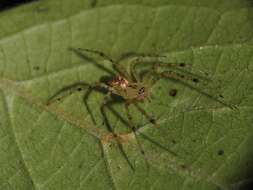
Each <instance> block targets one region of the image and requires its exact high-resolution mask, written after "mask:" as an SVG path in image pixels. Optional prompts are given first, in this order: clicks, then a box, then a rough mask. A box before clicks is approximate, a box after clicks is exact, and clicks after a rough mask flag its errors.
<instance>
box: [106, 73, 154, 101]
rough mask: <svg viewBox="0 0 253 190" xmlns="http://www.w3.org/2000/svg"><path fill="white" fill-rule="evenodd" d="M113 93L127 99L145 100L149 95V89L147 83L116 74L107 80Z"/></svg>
mask: <svg viewBox="0 0 253 190" xmlns="http://www.w3.org/2000/svg"><path fill="white" fill-rule="evenodd" d="M107 84H108V85H109V86H110V87H111V88H110V90H111V93H112V94H115V95H118V96H120V97H122V98H123V99H125V100H127V101H143V100H145V98H146V97H148V96H149V89H148V87H147V86H145V84H142V83H135V82H129V81H128V80H127V79H125V78H124V77H121V76H114V77H113V78H112V79H111V80H109V81H108V82H107Z"/></svg>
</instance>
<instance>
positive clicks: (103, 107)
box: [100, 91, 134, 170]
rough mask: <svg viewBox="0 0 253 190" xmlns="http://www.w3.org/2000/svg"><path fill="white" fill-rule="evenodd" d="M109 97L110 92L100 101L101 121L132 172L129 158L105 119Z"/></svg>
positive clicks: (106, 118)
mask: <svg viewBox="0 0 253 190" xmlns="http://www.w3.org/2000/svg"><path fill="white" fill-rule="evenodd" d="M110 96H111V91H109V92H108V93H107V94H106V95H105V97H104V99H103V101H102V104H101V106H100V110H101V113H102V116H103V119H104V122H105V125H106V127H107V129H108V131H109V132H111V133H112V134H113V136H114V137H115V139H116V141H117V145H118V147H119V150H120V152H121V154H122V155H123V157H124V158H125V160H126V161H127V163H128V165H129V166H130V168H131V169H132V170H134V167H133V165H132V163H131V162H130V160H129V158H128V157H127V154H126V152H125V151H124V149H123V146H122V144H121V143H120V142H119V140H118V138H117V134H116V133H115V132H114V131H113V128H112V126H111V125H110V122H109V120H108V117H107V115H106V110H105V108H106V107H107V104H108V102H109V97H110Z"/></svg>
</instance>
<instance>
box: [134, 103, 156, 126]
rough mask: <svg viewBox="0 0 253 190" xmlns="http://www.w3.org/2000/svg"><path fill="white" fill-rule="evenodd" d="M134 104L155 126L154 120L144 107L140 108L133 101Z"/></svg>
mask: <svg viewBox="0 0 253 190" xmlns="http://www.w3.org/2000/svg"><path fill="white" fill-rule="evenodd" d="M133 104H134V106H135V107H136V108H137V109H138V110H139V111H140V112H141V113H142V115H144V116H145V117H146V119H147V120H148V121H149V122H150V123H152V124H153V125H154V126H157V124H156V120H155V119H154V118H152V117H151V116H150V115H149V114H148V113H147V112H146V111H145V110H144V109H142V108H141V107H140V106H139V105H138V103H137V102H133Z"/></svg>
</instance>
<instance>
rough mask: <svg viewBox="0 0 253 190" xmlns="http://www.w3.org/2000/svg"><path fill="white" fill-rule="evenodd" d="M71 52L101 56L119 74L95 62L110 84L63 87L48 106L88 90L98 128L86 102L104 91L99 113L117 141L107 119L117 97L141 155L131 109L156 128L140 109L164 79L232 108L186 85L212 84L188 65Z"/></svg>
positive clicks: (150, 57) (133, 56)
mask: <svg viewBox="0 0 253 190" xmlns="http://www.w3.org/2000/svg"><path fill="white" fill-rule="evenodd" d="M71 50H72V51H74V52H75V53H76V54H77V55H79V56H80V57H83V58H87V57H86V54H83V53H82V52H86V53H87V54H93V55H96V56H99V57H100V58H102V59H104V60H107V61H109V62H110V63H111V64H112V67H113V69H114V71H115V72H116V73H117V74H116V75H115V73H114V72H111V71H110V70H108V69H107V68H106V67H104V66H103V65H101V64H98V63H96V62H92V63H93V64H94V65H95V66H96V67H98V68H99V69H102V70H104V71H106V72H108V73H109V74H110V75H109V76H108V77H107V80H102V81H100V82H96V83H94V84H88V83H86V82H80V83H75V84H72V85H70V86H67V87H64V88H62V89H61V90H60V91H58V92H57V93H56V94H55V95H53V96H52V97H51V98H50V99H49V101H48V104H51V103H52V102H54V101H60V100H61V99H62V98H64V97H66V96H67V95H70V94H72V93H73V92H74V91H76V90H78V91H81V90H83V89H87V91H86V92H85V94H84V103H85V106H86V109H87V111H88V113H89V114H90V116H91V119H92V121H93V123H94V124H96V121H95V118H94V116H93V114H92V111H91V109H90V107H89V105H88V102H87V99H88V97H89V95H90V93H91V92H92V91H93V90H95V91H99V92H101V91H102V92H106V95H105V96H104V98H103V101H102V102H101V105H100V111H101V113H102V116H103V120H104V122H105V125H106V127H107V128H108V130H109V131H110V132H111V133H112V134H113V135H114V136H115V137H117V134H115V133H114V132H113V129H112V127H111V125H110V122H109V120H108V118H107V115H106V112H105V108H106V106H107V105H108V103H109V102H110V97H111V95H114V96H115V95H116V96H118V97H119V98H121V99H122V100H123V102H124V109H125V112H126V116H127V119H128V125H129V127H130V129H131V130H132V132H133V134H134V135H135V137H136V140H137V143H138V146H139V147H140V151H141V153H142V154H144V151H143V149H142V147H141V145H140V143H139V141H138V138H137V134H136V133H137V131H136V126H135V124H134V122H133V119H132V116H131V114H130V111H129V106H130V105H133V106H135V107H136V108H137V110H139V111H140V113H141V114H142V115H143V116H144V117H145V118H146V119H147V120H148V121H149V122H150V123H152V124H153V125H154V126H156V125H157V123H156V120H155V119H154V118H152V117H151V116H150V115H149V114H148V113H147V112H146V111H145V110H144V109H143V108H142V107H140V106H139V103H141V102H144V101H145V100H148V101H150V98H151V88H152V86H153V85H154V84H155V83H156V82H157V81H158V80H160V79H161V78H166V79H170V80H174V81H177V82H181V83H182V84H184V85H186V86H188V87H190V88H192V89H194V90H196V91H198V92H199V93H201V94H203V95H205V96H207V97H209V98H211V99H213V100H215V101H217V102H219V103H220V104H222V105H224V106H226V107H231V105H230V104H227V103H226V102H224V101H223V100H220V99H219V98H216V97H213V96H211V95H209V94H208V93H206V92H203V91H201V90H199V89H198V88H195V87H193V86H192V85H189V84H188V83H185V82H184V81H189V82H192V83H198V82H199V80H209V79H207V78H205V77H202V76H199V75H196V74H194V73H192V72H189V71H186V70H185V69H183V68H184V67H186V66H187V65H186V64H185V63H166V62H163V61H160V60H159V58H161V57H159V56H156V55H136V54H125V55H122V56H121V58H120V59H119V60H117V61H114V60H112V59H111V58H110V57H109V56H107V55H106V54H104V53H103V52H100V51H97V50H92V49H82V48H77V49H75V48H71ZM124 59H131V60H130V62H129V66H130V68H129V71H128V70H127V69H126V68H125V67H123V66H122V65H121V64H120V63H121V62H122V61H123V60H124ZM139 65H143V66H145V65H149V66H150V69H148V70H147V69H146V70H145V69H144V70H142V71H141V72H140V71H138V69H137V67H138V66H139ZM160 69H163V71H160ZM112 100H113V98H112ZM123 154H124V153H123ZM130 166H131V164H130Z"/></svg>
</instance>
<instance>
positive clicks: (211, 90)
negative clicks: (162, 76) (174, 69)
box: [0, 0, 253, 190]
mask: <svg viewBox="0 0 253 190" xmlns="http://www.w3.org/2000/svg"><path fill="white" fill-rule="evenodd" d="M251 6H252V5H251V4H250V2H249V1H246V0H219V1H218V0H213V1H208V0H202V1H199V0H170V1H168V0H160V1H156V0H150V1H141V0H138V1H136V0H127V1H125V0H117V1H116V0H107V1H98V0H91V1H88V0H76V1H67V0H61V1H60V0H54V1H52V0H44V1H41V2H35V3H31V4H29V5H24V6H21V7H19V8H16V9H12V10H8V11H6V12H2V13H1V14H0V118H1V119H0V189H5V190H10V189H19V190H27V189H31V190H32V189H34V190H38V189H40V190H58V189H70V190H72V189H73V190H76V189H78V190H81V189H106V190H107V189H138V190H139V189H168V188H170V189H208V190H209V189H210V190H211V189H237V188H239V187H241V185H245V184H247V183H250V182H251V180H252V175H251V170H252V161H253V160H252V157H253V151H252V148H251V146H252V140H251V139H252V137H253V131H252V121H253V116H252V111H253V109H252V106H253V103H252V102H253V95H252V94H253V93H252V91H253V84H252V80H253V74H252V72H253V61H252V54H253V44H252V39H253V23H252V16H253V15H252V11H253V10H252V7H251ZM70 47H74V48H91V49H96V50H100V51H102V52H104V53H106V54H108V55H109V56H110V57H112V59H114V60H116V59H118V58H119V57H120V56H121V55H123V54H124V53H127V52H135V53H146V54H149V53H152V54H158V55H162V56H163V60H164V61H166V62H184V63H186V64H187V65H188V64H189V65H192V67H191V68H190V70H191V71H192V72H194V73H197V74H204V73H208V75H209V76H208V77H209V78H210V79H211V80H212V82H210V83H208V84H205V83H201V82H200V83H199V84H196V85H197V88H199V89H201V90H203V91H205V92H207V93H208V94H210V95H212V96H213V97H218V96H219V95H222V96H224V98H223V101H225V102H227V103H229V104H231V105H236V107H237V109H230V108H229V107H227V106H224V105H222V104H220V103H219V102H217V101H215V100H213V99H212V98H210V97H207V96H205V95H203V94H201V93H199V92H197V91H196V90H194V89H192V88H188V87H187V86H185V85H182V84H179V83H176V82H173V81H168V80H160V81H159V82H157V83H156V84H155V85H154V86H153V88H152V94H153V96H154V97H153V100H152V101H151V103H149V102H146V103H144V104H142V107H143V108H144V109H145V110H146V111H147V113H149V114H150V115H151V116H153V117H155V118H156V119H157V123H158V126H157V127H154V126H153V125H152V124H150V123H149V122H148V121H147V120H146V118H145V117H143V116H142V115H141V114H140V113H139V112H138V111H137V110H136V109H135V108H134V107H132V108H131V113H132V115H133V120H134V123H135V124H136V125H137V126H138V127H139V128H138V132H137V139H138V140H139V141H140V144H141V146H142V147H143V150H144V152H145V154H144V155H143V154H142V153H141V150H140V147H139V146H138V142H137V139H136V137H135V136H134V134H133V133H132V132H131V130H130V129H129V125H128V124H125V123H124V122H123V121H124V120H126V119H127V116H126V113H125V110H124V109H123V108H124V107H123V104H117V105H113V106H112V107H110V108H111V109H107V111H106V113H107V114H108V119H109V123H110V124H111V125H112V127H113V130H114V131H115V132H116V133H118V134H120V137H121V139H120V141H119V140H118V141H117V140H116V139H115V138H113V137H112V135H111V133H110V132H109V131H108V130H107V128H106V126H105V124H104V123H103V119H102V115H101V113H100V106H101V102H102V100H103V97H104V95H103V94H101V93H98V92H92V94H91V96H90V98H89V100H88V103H89V105H90V107H91V108H92V113H93V114H94V117H95V120H96V125H95V124H94V123H93V122H92V120H91V115H90V114H89V113H88V112H87V110H86V108H85V105H84V102H83V94H84V91H81V92H75V93H72V94H71V95H69V96H67V97H66V98H64V100H62V101H61V102H55V103H53V104H52V105H50V106H48V105H47V104H46V103H47V100H48V98H49V97H51V96H53V95H54V94H55V93H57V92H58V91H59V90H60V89H62V88H64V87H66V86H69V85H71V84H75V83H77V82H80V81H85V82H89V83H93V82H95V81H98V80H99V79H100V77H101V76H104V75H108V73H105V72H104V71H103V70H100V69H98V68H97V67H95V65H94V64H92V62H91V61H89V60H86V59H83V58H81V57H79V56H77V54H75V53H74V52H73V51H70V50H69V48H70ZM93 59H94V60H95V61H97V62H98V63H99V64H101V65H104V66H105V67H106V68H108V69H111V70H113V69H112V66H111V64H110V62H108V61H105V60H103V59H101V58H99V57H97V56H93ZM123 64H124V66H126V67H127V66H129V61H124V62H123ZM171 89H177V91H178V93H177V95H176V96H175V97H172V96H169V91H170V90H171ZM221 99H222V98H221ZM113 111H114V112H113ZM115 112H116V113H117V114H119V115H118V116H117V115H115ZM119 116H120V117H119ZM174 153H175V155H174Z"/></svg>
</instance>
